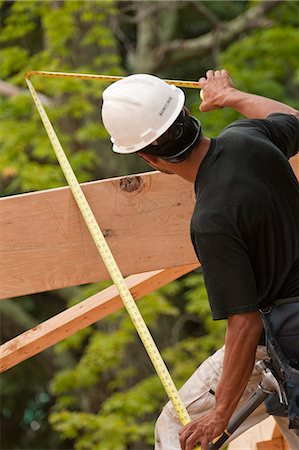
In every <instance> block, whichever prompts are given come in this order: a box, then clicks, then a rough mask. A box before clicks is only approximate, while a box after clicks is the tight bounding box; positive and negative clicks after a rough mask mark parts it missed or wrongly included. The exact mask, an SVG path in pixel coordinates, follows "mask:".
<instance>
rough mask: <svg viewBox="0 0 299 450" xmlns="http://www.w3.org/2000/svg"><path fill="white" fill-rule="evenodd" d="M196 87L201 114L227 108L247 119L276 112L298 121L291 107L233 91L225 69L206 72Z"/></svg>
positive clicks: (262, 117) (294, 110) (297, 114)
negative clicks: (200, 99) (199, 94)
mask: <svg viewBox="0 0 299 450" xmlns="http://www.w3.org/2000/svg"><path fill="white" fill-rule="evenodd" d="M198 85H199V87H200V88H201V89H202V94H203V95H202V96H201V97H202V103H201V105H200V110H201V111H202V112H208V111H213V110H214V109H218V108H221V107H224V106H228V107H230V108H233V109H235V110H236V111H239V112H240V113H241V114H243V116H245V117H248V118H249V119H265V118H266V117H267V116H268V115H269V114H271V113H275V112H278V113H284V114H292V115H294V116H296V117H297V119H298V120H299V112H298V111H297V110H296V109H294V108H292V107H291V106H288V105H285V104H284V103H281V102H278V101H276V100H272V99H270V98H266V97H261V96H259V95H254V94H249V93H247V92H242V91H239V90H238V89H235V88H234V85H233V82H232V79H231V78H230V75H229V73H228V72H227V71H226V70H225V69H223V70H216V71H215V72H214V71H213V70H208V71H207V73H206V77H201V78H200V79H199V81H198Z"/></svg>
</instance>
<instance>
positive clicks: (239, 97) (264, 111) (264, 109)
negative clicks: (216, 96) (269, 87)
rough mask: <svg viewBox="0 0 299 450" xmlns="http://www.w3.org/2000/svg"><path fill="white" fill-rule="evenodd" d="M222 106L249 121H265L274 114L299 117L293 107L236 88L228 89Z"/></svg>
mask: <svg viewBox="0 0 299 450" xmlns="http://www.w3.org/2000/svg"><path fill="white" fill-rule="evenodd" d="M222 106H228V107H231V108H233V109H235V110H236V111H238V112H240V113H241V114H243V116H245V117H248V118H249V119H264V118H266V117H267V116H268V115H269V114H271V113H274V112H279V113H284V114H293V115H295V116H297V117H299V113H298V111H297V110H296V109H294V108H292V107H291V106H288V105H285V104H284V103H281V102H278V101H276V100H272V99H270V98H266V97H261V96H259V95H254V94H249V93H247V92H242V91H239V90H237V89H235V88H230V89H227V91H226V92H224V94H223V99H222Z"/></svg>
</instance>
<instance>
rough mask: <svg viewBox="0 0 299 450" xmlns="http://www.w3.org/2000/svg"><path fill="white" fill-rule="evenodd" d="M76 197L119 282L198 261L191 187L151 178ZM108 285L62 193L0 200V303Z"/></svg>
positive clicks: (100, 185) (68, 196)
mask: <svg viewBox="0 0 299 450" xmlns="http://www.w3.org/2000/svg"><path fill="white" fill-rule="evenodd" d="M83 190H84V193H85V195H86V197H87V200H88V201H89V203H90V205H91V208H92V210H93V212H94V214H95V217H96V219H97V220H98V223H99V225H100V227H101V229H102V231H103V233H104V235H105V237H106V239H107V242H108V245H109V246H110V248H111V250H112V252H113V254H114V257H115V259H116V261H117V264H118V265H119V267H120V270H121V272H122V273H123V275H124V276H128V275H131V274H136V273H142V272H147V271H151V270H158V269H165V268H168V267H174V266H180V265H183V264H192V263H196V262H197V258H196V256H195V254H194V251H193V248H192V245H191V243H190V237H189V222H190V217H191V215H192V211H193V207H194V190H193V186H192V184H191V183H188V182H186V181H184V180H182V179H181V178H179V177H177V176H174V175H173V176H169V175H165V174H162V173H158V172H151V173H147V174H141V175H136V176H132V177H120V178H113V179H109V180H103V181H96V182H91V183H86V184H84V185H83ZM109 278H110V277H109V275H108V273H107V270H106V268H105V266H104V264H103V262H102V260H101V257H100V255H99V253H98V251H97V249H96V247H95V244H94V243H93V241H92V238H91V236H90V234H89V231H88V229H87V227H86V225H85V223H84V220H83V219H82V217H81V214H80V211H79V210H78V208H77V205H76V204H75V201H74V199H73V196H72V193H71V191H70V189H69V188H68V187H65V188H59V189H50V190H47V191H41V192H36V193H30V194H22V195H16V196H11V197H6V198H2V199H0V298H10V297H16V296H20V295H27V294H32V293H36V292H44V291H49V290H53V289H58V288H63V287H67V286H75V285H80V284H85V283H92V282H97V281H99V280H105V279H109Z"/></svg>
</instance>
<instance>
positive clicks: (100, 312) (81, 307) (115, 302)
mask: <svg viewBox="0 0 299 450" xmlns="http://www.w3.org/2000/svg"><path fill="white" fill-rule="evenodd" d="M198 266H199V264H198V263H197V264H189V265H185V266H181V267H175V268H171V269H166V270H158V271H153V272H148V273H142V274H139V275H131V276H130V277H128V278H127V279H126V283H127V285H128V287H129V289H130V290H131V293H132V295H133V297H134V299H135V300H137V299H139V298H141V297H143V296H144V295H146V294H148V293H149V292H151V291H154V290H155V289H158V288H160V287H161V286H164V285H165V284H167V283H169V282H170V281H173V280H175V279H176V278H179V277H180V276H182V275H184V274H186V273H188V272H190V271H191V270H194V269H196V267H198ZM122 307H123V304H122V301H121V298H120V296H119V295H118V292H117V289H116V287H115V286H111V287H109V288H107V289H105V290H103V291H101V292H99V293H98V294H95V295H93V296H91V297H90V298H88V299H86V300H83V301H82V302H80V303H78V304H77V305H75V306H72V307H71V308H69V309H67V310H65V311H63V312H61V313H60V314H57V315H56V316H54V317H51V319H48V320H46V321H45V322H43V323H41V324H40V325H38V326H37V327H35V328H33V329H32V330H28V331H25V333H22V334H20V335H19V336H17V337H15V338H13V339H11V340H10V341H8V342H6V343H5V344H3V345H1V347H0V371H1V372H3V371H5V370H7V369H9V368H10V367H13V366H15V365H16V364H18V363H20V362H21V361H24V360H25V359H28V358H30V357H31V356H33V355H36V354H37V353H39V352H41V351H43V350H45V349H46V348H48V347H50V346H52V345H54V344H57V342H60V341H62V340H63V339H65V338H67V337H69V336H71V335H73V334H74V333H76V332H77V331H79V330H82V329H83V328H85V327H87V326H89V325H91V324H92V323H94V322H96V321H97V320H100V319H102V318H103V317H105V316H107V315H109V314H111V313H113V312H114V311H117V310H118V309H120V308H122Z"/></svg>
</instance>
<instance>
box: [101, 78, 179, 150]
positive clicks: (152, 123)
mask: <svg viewBox="0 0 299 450" xmlns="http://www.w3.org/2000/svg"><path fill="white" fill-rule="evenodd" d="M184 102H185V95H184V93H183V91H182V90H181V89H178V88H177V87H176V86H174V85H170V84H168V83H166V82H165V81H163V80H161V79H160V78H157V77H155V76H153V75H146V74H136V75H130V76H128V77H126V78H123V79H122V80H119V81H117V82H116V83H113V84H111V85H110V86H109V87H108V88H107V89H105V91H104V92H103V107H102V119H103V123H104V125H105V128H106V129H107V131H108V132H109V134H110V136H111V141H112V143H113V147H112V148H113V150H114V151H115V152H116V153H134V152H137V151H138V150H141V149H142V148H144V147H146V146H147V145H149V144H151V143H152V142H154V141H155V140H156V139H157V138H158V137H160V136H161V135H162V134H163V133H164V132H165V131H166V130H167V129H168V128H169V127H170V126H171V125H172V124H173V122H174V121H175V119H176V118H177V117H178V115H179V114H180V112H181V110H182V108H183V106H184Z"/></svg>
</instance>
